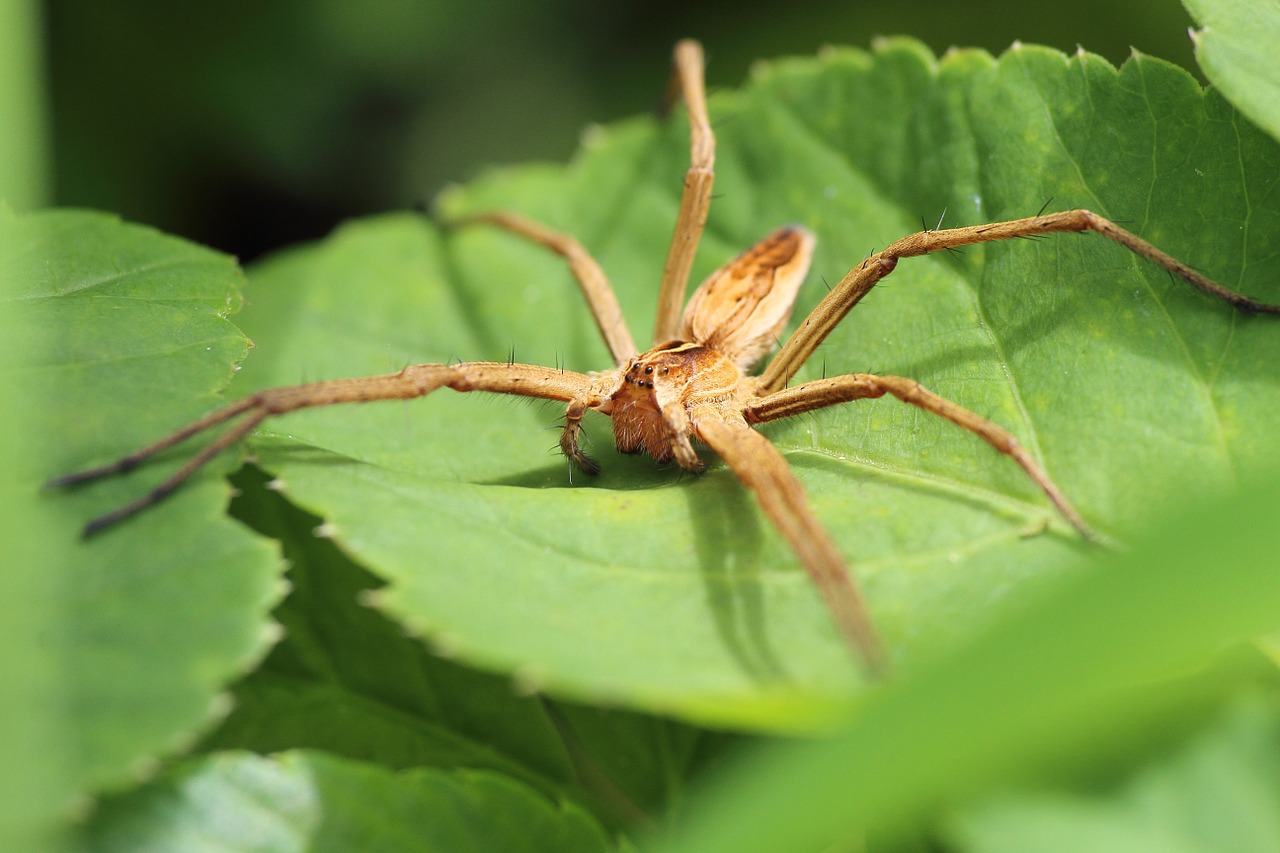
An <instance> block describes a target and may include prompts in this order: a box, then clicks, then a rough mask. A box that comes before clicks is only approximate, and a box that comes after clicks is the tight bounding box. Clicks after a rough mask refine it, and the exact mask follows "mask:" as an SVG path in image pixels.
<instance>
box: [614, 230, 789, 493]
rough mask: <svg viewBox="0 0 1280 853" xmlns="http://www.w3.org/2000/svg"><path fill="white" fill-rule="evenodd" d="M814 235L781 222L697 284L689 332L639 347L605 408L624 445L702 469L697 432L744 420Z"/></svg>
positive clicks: (685, 323)
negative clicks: (752, 374)
mask: <svg viewBox="0 0 1280 853" xmlns="http://www.w3.org/2000/svg"><path fill="white" fill-rule="evenodd" d="M813 244H814V239H813V235H812V234H810V233H809V232H808V231H806V230H805V229H803V228H799V227H797V226H788V227H786V228H780V229H778V230H777V231H775V232H773V233H772V234H770V235H769V236H768V237H766V238H765V239H763V240H761V241H760V242H759V243H757V244H756V245H755V246H753V247H751V248H750V249H748V250H747V251H746V252H743V253H742V254H741V255H739V256H738V257H737V258H734V259H733V260H732V261H730V262H729V263H727V264H725V265H724V266H722V267H721V268H720V269H718V270H716V271H715V272H714V273H712V274H711V275H710V276H709V277H708V278H707V280H706V281H704V282H703V283H702V285H701V286H700V287H699V288H698V289H697V290H696V291H695V292H694V294H693V296H692V297H691V298H690V299H689V304H688V306H687V307H686V308H685V312H684V316H683V317H682V318H681V321H680V334H681V335H682V336H683V337H682V338H680V339H677V340H672V341H667V342H666V343H663V344H659V345H658V346H656V347H654V348H653V349H651V350H649V351H647V352H644V353H641V354H640V355H637V356H633V357H632V358H631V359H630V360H629V361H628V362H627V363H626V365H625V366H623V367H622V368H621V369H620V370H619V371H618V380H617V384H616V386H615V387H614V388H613V389H612V390H611V393H610V394H609V395H608V399H607V400H606V401H605V402H604V403H603V404H602V405H600V406H599V407H597V410H598V411H600V412H602V413H604V414H607V415H609V416H610V417H611V418H613V438H614V443H615V444H617V446H618V449H619V450H621V451H622V452H623V453H638V452H640V451H641V450H643V451H645V452H647V453H648V454H649V455H650V456H652V457H653V458H654V459H656V460H657V461H659V462H667V461H670V460H671V459H673V458H674V459H675V461H676V462H677V463H678V464H679V465H680V466H681V467H683V468H687V469H689V470H691V471H700V470H701V469H702V467H703V466H702V462H701V461H700V460H699V459H698V456H697V454H695V453H694V451H693V445H692V443H691V442H690V436H691V435H692V434H695V433H696V425H697V424H698V423H699V422H701V421H703V420H705V419H707V418H718V419H721V420H738V421H741V419H742V401H743V400H744V399H745V398H748V397H750V396H753V395H754V391H755V385H754V380H752V379H749V378H747V377H746V376H745V371H747V370H750V369H751V368H752V367H754V366H755V363H756V362H757V361H759V359H760V357H761V356H762V355H764V354H765V353H766V352H767V351H768V350H769V349H771V348H772V347H773V345H774V343H775V342H776V341H777V339H778V337H777V336H778V334H779V333H780V332H781V329H782V327H783V326H784V325H786V322H787V320H788V319H789V318H790V316H791V308H792V306H793V305H794V304H795V298H796V293H797V291H798V290H799V287H800V283H801V282H802V281H804V276H805V273H806V272H808V270H809V260H810V258H811V257H812V256H813Z"/></svg>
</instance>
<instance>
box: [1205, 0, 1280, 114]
mask: <svg viewBox="0 0 1280 853" xmlns="http://www.w3.org/2000/svg"><path fill="white" fill-rule="evenodd" d="M1183 5H1185V6H1186V7H1187V10H1188V11H1189V12H1190V13H1191V14H1192V15H1193V16H1194V17H1195V19H1196V21H1197V22H1199V24H1200V29H1198V30H1196V31H1195V32H1194V33H1192V39H1193V40H1194V42H1195V45H1196V60H1197V61H1198V62H1199V63H1200V67H1201V68H1202V69H1203V70H1204V73H1205V76H1206V77H1208V78H1209V79H1210V80H1212V81H1213V84H1214V85H1215V86H1218V87H1219V88H1220V89H1222V93H1223V95H1225V96H1226V97H1227V99H1228V100H1230V101H1231V102H1232V103H1233V104H1235V105H1236V106H1237V107H1239V108H1240V112H1242V113H1244V114H1245V115H1246V116H1248V117H1249V119H1250V120H1251V121H1253V122H1255V123H1256V124H1257V125H1258V126H1259V127H1261V128H1263V129H1265V130H1266V131H1267V132H1268V133H1270V134H1271V135H1272V136H1273V137H1275V138H1277V139H1280V63H1277V62H1276V44H1278V43H1280V3H1277V2H1276V0H1183Z"/></svg>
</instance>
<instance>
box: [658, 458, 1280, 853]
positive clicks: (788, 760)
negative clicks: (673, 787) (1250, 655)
mask: <svg viewBox="0 0 1280 853" xmlns="http://www.w3.org/2000/svg"><path fill="white" fill-rule="evenodd" d="M1275 473H1276V468H1275V466H1274V464H1273V465H1271V466H1267V467H1264V468H1261V469H1260V470H1258V471H1257V472H1255V473H1254V475H1253V476H1251V477H1250V478H1249V479H1248V480H1247V481H1246V483H1245V484H1244V485H1243V486H1242V488H1241V491H1240V493H1239V494H1237V495H1234V496H1232V497H1231V498H1230V499H1228V500H1225V501H1221V502H1205V501H1203V500H1193V499H1190V498H1188V500H1187V502H1186V506H1185V507H1184V509H1183V511H1181V512H1178V513H1174V514H1172V515H1170V516H1169V517H1167V518H1166V519H1164V520H1163V521H1162V522H1161V523H1160V524H1159V525H1158V526H1155V527H1154V528H1153V529H1152V530H1150V531H1148V532H1147V533H1146V534H1144V535H1143V536H1142V537H1140V538H1139V539H1138V540H1137V541H1135V542H1133V543H1132V548H1131V550H1130V551H1129V552H1127V553H1125V554H1117V555H1113V556H1111V557H1109V558H1108V559H1106V560H1103V561H1100V565H1098V566H1097V567H1096V569H1091V570H1087V571H1084V572H1080V573H1077V574H1075V575H1073V576H1071V577H1069V578H1064V579H1062V582H1061V584H1060V586H1059V588H1058V589H1056V590H1055V591H1054V592H1053V593H1052V594H1050V595H1046V596H1045V597H1044V598H1043V599H1042V600H1041V601H1038V602H1036V603H1035V604H1033V605H1032V606H1029V607H1027V608H1026V610H1025V611H1023V612H1021V613H1017V614H1014V615H1013V616H1012V618H1009V619H1007V620H1005V621H1004V622H1002V623H1001V624H1000V625H998V626H996V627H995V628H993V629H992V630H991V631H990V633H989V634H987V635H986V636H984V637H983V638H981V639H980V640H978V641H976V642H975V643H973V644H972V645H970V646H968V647H966V648H962V649H958V650H956V651H955V652H954V653H953V654H950V655H947V656H946V657H944V658H942V659H940V660H937V661H935V662H933V663H932V664H931V665H928V666H925V667H922V668H921V670H920V671H918V672H917V673H916V674H915V677H914V678H910V679H904V680H902V681H900V682H899V683H897V684H896V685H894V686H892V687H890V688H889V689H887V690H885V691H884V692H883V693H882V694H880V695H879V696H877V697H875V698H874V699H873V700H871V701H870V702H869V703H868V704H867V706H866V707H864V708H863V709H861V711H860V713H859V714H858V715H857V717H856V718H854V719H852V720H851V721H850V723H849V725H848V726H847V727H846V728H845V729H844V730H843V731H841V732H839V733H838V734H837V735H836V736H835V737H832V738H827V739H823V740H822V741H820V742H816V743H813V742H810V743H804V742H792V743H781V742H776V743H773V744H769V745H767V746H766V747H765V748H763V749H761V750H759V751H757V752H756V753H754V754H751V755H745V756H742V758H741V760H739V761H738V762H735V763H734V764H732V765H729V766H726V767H725V768H724V771H723V772H722V773H721V774H720V776H719V778H718V779H717V780H715V781H716V784H715V785H712V786H708V788H707V789H706V790H705V791H704V792H703V794H702V796H700V797H696V798H691V803H690V809H689V813H690V814H691V815H692V816H693V817H692V818H691V819H690V820H689V822H688V824H687V825H686V826H685V827H684V828H683V832H681V833H680V834H679V835H677V836H675V837H673V838H671V839H667V841H668V843H667V844H666V845H664V846H662V847H661V848H660V849H662V850H665V851H667V853H677V851H697V852H698V853H714V851H735V853H745V851H775V850H777V851H783V850H804V849H823V848H824V847H826V846H831V843H832V840H833V839H837V838H844V839H847V838H849V837H850V836H851V835H854V834H857V833H859V832H861V831H864V830H865V831H869V832H871V833H872V834H873V835H874V837H876V838H879V839H884V840H886V841H887V840H890V839H894V838H895V837H897V836H898V835H899V834H904V833H907V832H912V831H914V832H916V833H918V832H920V831H921V828H922V827H924V826H927V825H929V824H930V823H934V824H936V823H937V822H938V820H939V818H945V817H946V816H947V815H946V814H945V813H944V814H942V815H939V814H938V812H939V810H940V809H945V810H947V811H954V810H957V809H961V808H962V807H963V806H964V805H965V803H966V802H975V801H980V800H982V799H986V798H989V797H991V796H993V795H994V794H996V793H1001V792H1009V791H1014V792H1017V791H1026V790H1027V789H1028V786H1029V785H1036V786H1041V787H1057V788H1064V787H1067V786H1068V785H1079V784H1080V783H1081V780H1090V781H1092V782H1093V783H1094V784H1097V782H1098V780H1100V779H1106V778H1111V779H1115V778H1117V777H1118V776H1119V775H1120V774H1121V773H1123V772H1127V771H1128V769H1129V768H1131V767H1132V766H1133V761H1134V758H1135V752H1140V751H1147V752H1150V751H1151V749H1152V748H1153V747H1155V746H1156V745H1158V743H1159V742H1160V741H1161V740H1164V741H1167V740H1168V739H1169V738H1170V735H1171V734H1176V733H1178V732H1179V731H1181V732H1186V731H1187V729H1188V727H1189V726H1190V725H1194V724H1195V723H1197V722H1198V718H1203V717H1204V715H1205V710H1206V709H1207V708H1212V707H1214V706H1215V705H1221V704H1224V701H1223V700H1224V699H1226V701H1227V703H1230V702H1233V701H1235V700H1236V699H1237V698H1238V697H1239V696H1240V695H1241V694H1242V693H1244V692H1245V691H1248V692H1251V693H1257V692H1259V690H1262V691H1266V692H1265V693H1264V694H1263V695H1264V696H1266V698H1267V701H1268V702H1269V703H1271V704H1274V698H1275V667H1274V664H1268V665H1267V666H1266V667H1265V669H1263V670H1262V671H1261V672H1260V673H1259V671H1258V669H1259V668H1258V667H1254V666H1250V667H1248V668H1246V667H1241V666H1239V665H1238V664H1237V659H1238V658H1240V657H1241V655H1239V654H1233V655H1232V657H1231V658H1229V659H1226V660H1224V661H1223V665H1222V666H1219V667H1216V668H1214V669H1213V670H1211V671H1209V672H1207V673H1205V672H1204V669H1205V665H1206V663H1207V662H1209V661H1211V660H1213V659H1214V658H1215V656H1217V655H1220V654H1222V653H1223V652H1224V650H1229V651H1231V652H1236V653H1238V652H1240V651H1242V650H1241V649H1240V648H1239V646H1240V644H1241V643H1248V642H1250V640H1249V638H1250V637H1253V636H1256V635H1258V634H1261V633H1263V632H1269V631H1274V630H1275V626H1276V625H1278V624H1280V606H1278V605H1277V602H1280V572H1277V571H1276V559H1275V555H1276V553H1277V551H1278V550H1280V533H1278V531H1277V529H1276V527H1275V524H1274V523H1273V522H1274V519H1275V518H1276V515H1277V513H1280V480H1277V478H1276V476H1275ZM1189 673H1195V676H1194V677H1188V674H1189ZM1267 716H1268V717H1270V722H1268V723H1267V724H1266V725H1265V726H1263V727H1260V730H1255V735H1254V736H1251V741H1252V743H1254V744H1256V747H1250V749H1256V751H1258V752H1259V753H1260V757H1259V759H1258V760H1259V762H1260V763H1261V764H1266V765H1268V770H1267V771H1266V772H1265V774H1259V773H1257V772H1256V771H1253V772H1251V771H1250V769H1249V767H1251V766H1257V765H1253V764H1250V765H1247V766H1240V767H1237V768H1230V767H1227V766H1223V765H1219V766H1217V767H1215V768H1214V770H1213V772H1212V784H1214V785H1217V786H1220V787H1221V789H1222V790H1223V792H1224V795H1225V794H1226V790H1225V789H1226V788H1228V787H1229V786H1232V785H1233V783H1234V782H1238V781H1239V780H1242V779H1244V778H1247V777H1249V776H1250V775H1253V776H1255V777H1257V778H1258V782H1257V783H1249V784H1248V785H1247V786H1246V787H1244V788H1236V789H1234V790H1233V791H1232V792H1231V796H1234V797H1235V798H1236V800H1237V805H1238V808H1239V809H1240V813H1241V814H1242V815H1243V813H1246V812H1248V813H1250V821H1249V825H1250V826H1251V827H1253V829H1254V831H1256V832H1258V834H1259V837H1266V836H1267V835H1268V834H1272V837H1274V835H1273V832H1274V827H1275V816H1276V810H1275V805H1274V803H1275V799H1274V797H1275V789H1274V784H1275V770H1274V762H1273V761H1269V759H1268V755H1269V754H1273V753H1274V749H1275V734H1274V732H1275V723H1274V715H1273V713H1272V714H1268V715H1267ZM1251 728H1253V725H1252V724H1249V725H1247V726H1246V729H1251ZM1238 751H1239V750H1238V749H1236V748H1232V752H1238ZM1260 788H1261V790H1260ZM1263 796H1265V797H1268V798H1269V803H1268V804H1267V805H1266V806H1259V807H1256V808H1255V807H1254V806H1253V805H1251V804H1252V803H1256V802H1257V800H1258V798H1259V797H1263ZM1193 799H1196V800H1197V802H1198V803H1199V805H1200V807H1202V808H1208V807H1209V803H1210V800H1209V798H1208V797H1207V796H1195V797H1193ZM1165 826H1166V828H1169V825H1168V824H1167V823H1166V824H1165ZM1023 849H1040V848H1039V847H1038V846H1035V845H1032V846H1030V847H1025V848H1023ZM1075 849H1090V850H1091V849H1095V848H1093V847H1091V846H1088V845H1086V846H1083V847H1080V846H1078V847H1076V848H1075ZM1130 849H1144V850H1145V849H1148V848H1146V847H1135V848H1130ZM1202 849H1221V848H1218V847H1206V848H1202ZM1252 849H1268V848H1267V847H1266V846H1265V845H1263V846H1260V847H1255V848H1252Z"/></svg>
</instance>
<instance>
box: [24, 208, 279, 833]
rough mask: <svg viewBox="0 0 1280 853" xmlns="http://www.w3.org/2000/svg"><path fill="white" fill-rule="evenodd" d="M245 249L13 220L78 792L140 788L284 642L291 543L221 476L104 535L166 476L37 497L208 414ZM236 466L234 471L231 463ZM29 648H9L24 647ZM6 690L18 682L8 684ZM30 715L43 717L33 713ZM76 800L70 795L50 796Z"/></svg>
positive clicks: (43, 607) (37, 697) (33, 469)
mask: <svg viewBox="0 0 1280 853" xmlns="http://www.w3.org/2000/svg"><path fill="white" fill-rule="evenodd" d="M240 278H241V277H240V273H239V271H238V269H237V268H236V266H235V263H234V262H233V261H231V260H230V259H229V258H226V257H224V256H221V255H218V254H216V253H214V252H211V251H209V250H207V249H203V248H200V247H198V246H194V245H191V244H189V243H185V242H183V241H181V240H176V239H174V238H171V237H166V236H163V235H160V234H158V233H156V232H154V231H151V230H150V229H146V228H140V227H138V226H133V225H124V224H122V223H120V222H119V221H118V220H116V219H114V218H113V217H110V216H104V215H100V214H92V213H81V212H50V213H39V214H27V215H19V216H7V217H5V218H4V219H3V220H0V280H4V281H6V282H7V283H8V284H9V285H10V287H9V288H8V289H7V291H6V292H5V294H4V298H5V304H4V311H5V313H6V314H7V315H8V317H9V318H10V319H11V320H12V321H13V322H15V323H16V324H18V325H19V326H20V327H21V328H22V329H23V334H21V335H18V336H11V337H5V338H4V339H3V340H0V364H3V370H4V372H5V377H6V380H7V381H9V382H12V383H14V384H15V385H20V386H21V387H25V388H28V389H31V393H32V396H31V397H30V398H29V399H28V400H26V401H25V403H24V405H27V406H30V407H31V412H32V413H34V415H35V417H32V418H31V419H30V420H25V421H20V422H19V423H20V425H21V426H23V427H25V430H24V432H23V434H22V435H21V439H22V445H21V446H22V447H23V449H24V451H25V453H26V454H28V455H27V457H26V459H25V460H24V464H23V466H22V468H21V469H20V470H19V472H18V474H17V476H18V477H19V479H17V480H16V481H15V482H14V483H13V484H12V485H13V486H14V487H15V488H16V490H17V491H18V492H19V493H20V494H21V495H22V496H23V502H24V503H27V504H31V503H35V509H34V512H32V513H30V514H29V516H28V517H35V518H37V519H39V523H38V525H37V524H33V527H32V528H31V530H30V532H29V535H34V536H38V537H39V539H38V540H37V543H36V544H37V547H36V548H35V549H34V550H32V549H28V552H27V553H26V559H28V560H34V561H35V563H34V564H33V565H32V564H28V565H26V566H25V568H27V569H28V570H35V571H37V572H38V573H40V574H41V575H42V578H43V579H42V581H41V584H40V589H39V595H38V596H37V597H36V598H35V599H34V600H33V601H32V602H31V606H32V607H33V608H35V610H33V612H35V613H39V614H40V616H41V624H40V625H39V626H38V628H36V629H35V630H36V631H37V636H39V637H40V638H41V641H40V648H39V649H38V650H37V653H38V655H39V657H38V659H37V662H38V663H39V664H40V665H41V666H43V667H47V669H46V671H45V673H44V676H43V679H44V682H45V683H44V685H43V687H42V688H40V689H39V690H37V691H36V692H34V693H33V694H31V695H29V696H27V697H26V698H27V699H28V701H34V702H36V703H37V704H38V707H39V712H38V713H39V714H40V719H41V724H42V726H43V727H44V728H45V730H46V735H47V736H48V737H49V738H52V739H54V740H55V741H56V742H57V744H58V748H57V749H55V750H52V751H51V752H50V761H51V763H52V764H53V765H54V766H55V767H56V766H57V765H58V763H59V762H66V763H67V768H66V770H65V772H66V774H67V776H68V777H69V779H70V780H71V784H72V785H73V786H74V788H75V790H76V791H78V792H79V793H80V795H81V796H82V797H83V796H88V795H90V794H92V793H94V792H96V791H97V790H100V789H102V788H104V787H111V786H119V785H122V784H125V783H128V782H133V781H135V780H136V779H137V778H139V777H140V776H142V775H145V774H147V773H149V772H151V769H152V767H153V766H154V763H155V762H156V760H157V759H158V758H159V757H160V756H164V755H168V754H170V753H172V752H173V751H175V750H176V749H179V748H180V747H182V746H184V745H185V744H187V743H189V742H190V741H191V740H192V739H193V738H194V737H195V736H196V734H197V733H198V732H199V731H200V730H201V729H202V728H203V727H205V726H207V725H208V724H209V723H210V721H211V719H212V718H213V717H215V716H216V715H217V714H219V713H223V712H225V697H223V696H222V690H223V689H224V685H225V684H226V682H227V681H228V680H229V679H231V678H233V677H234V676H236V675H238V674H239V673H241V672H243V671H244V670H245V669H247V668H248V667H249V666H251V665H252V664H253V663H254V662H255V661H256V660H257V658H258V657H260V656H261V654H262V653H263V651H264V650H265V648H266V646H267V645H268V644H269V642H270V641H271V639H272V637H273V630H272V626H271V625H270V624H269V622H268V621H267V610H268V608H269V607H270V605H271V603H272V601H273V600H274V599H275V598H276V596H277V594H278V591H279V581H278V579H277V569H278V564H279V558H278V556H277V553H276V549H275V548H274V547H272V546H271V545H270V544H269V543H266V542H265V541H263V540H262V539H260V538H258V537H256V536H253V535H250V534H247V533H246V532H245V531H244V530H243V528H242V527H240V526H239V525H237V524H235V523H234V522H231V521H229V520H228V519H226V518H225V517H223V514H222V509H223V506H224V504H225V501H226V496H227V486H226V484H225V483H223V482H221V481H220V479H219V478H218V477H217V476H216V475H213V474H211V475H207V476H202V477H200V478H197V481H196V482H195V483H193V484H192V488H190V489H187V490H184V493H183V494H182V495H179V496H176V499H175V500H173V501H169V502H166V504H165V505H163V506H160V507H157V509H156V511H155V512H154V513H151V514H149V515H150V517H148V518H144V519H143V520H142V521H141V523H139V524H136V525H126V526H123V527H119V528H116V529H113V530H111V531H109V532H107V533H105V534H103V535H101V536H99V537H97V538H95V539H92V540H90V541H82V540H81V539H80V538H79V532H80V527H81V526H82V525H83V524H84V522H85V521H86V520H87V519H88V518H90V517H92V516H93V515H95V514H97V513H99V512H102V511H104V510H106V509H108V508H111V507H113V506H116V505H118V504H119V503H121V502H122V501H124V500H126V499H127V498H128V497H130V496H134V495H136V494H137V492H138V490H139V489H142V490H144V491H145V489H146V488H147V487H148V484H149V483H154V482H155V476H154V475H155V474H157V473H159V472H158V471H147V472H143V473H141V475H140V476H134V477H130V478H128V479H127V480H124V481H116V482H109V483H103V484H100V485H97V486H94V487H91V488H85V489H76V490H69V491H58V492H48V491H46V492H45V493H41V486H40V483H41V480H42V479H45V478H49V477H52V476H54V475H58V474H65V473H68V472H69V471H71V470H72V469H74V468H77V467H82V466H88V465H90V464H93V463H98V462H102V461H105V460H106V459H107V458H110V457H111V456H113V455H116V454H119V453H121V452H122V451H124V450H125V449H126V448H127V447H129V446H130V445H136V444H138V443H141V442H142V441H143V440H144V439H149V438H151V437H153V436H154V435H155V434H156V432H157V431H158V430H160V429H162V428H164V427H167V425H168V424H170V423H173V422H174V421H175V420H182V419H184V418H187V417H190V416H192V415H193V414H195V413H196V412H199V411H200V410H202V409H204V408H207V407H208V406H209V405H210V403H211V402H212V401H213V400H214V399H216V395H217V393H218V391H219V390H220V389H221V388H222V387H223V386H224V385H225V384H226V382H227V381H228V379H229V378H230V375H231V370H230V362H232V361H234V360H235V359H238V358H240V357H242V355H243V353H244V350H245V340H244V337H243V335H241V334H240V333H239V332H238V331H237V330H236V329H235V327H233V326H232V325H231V324H230V323H229V322H227V320H226V319H225V318H226V315H227V314H229V313H230V312H231V311H232V310H234V309H235V308H236V307H238V305H239V294H238V286H239V284H240ZM219 467H222V466H219ZM22 648H23V647H22V646H17V647H13V646H8V645H6V646H5V647H4V649H5V651H4V654H6V655H14V654H21V653H22V652H21V650H22ZM6 692H7V691H6ZM31 710H32V709H31V708H28V711H31ZM51 805H52V806H54V807H55V808H59V809H60V810H62V811H63V812H64V813H65V812H66V811H67V810H68V809H69V808H70V806H71V803H70V802H69V801H66V800H63V801H61V802H57V801H55V802H53V803H51Z"/></svg>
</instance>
